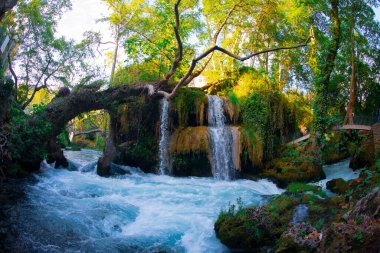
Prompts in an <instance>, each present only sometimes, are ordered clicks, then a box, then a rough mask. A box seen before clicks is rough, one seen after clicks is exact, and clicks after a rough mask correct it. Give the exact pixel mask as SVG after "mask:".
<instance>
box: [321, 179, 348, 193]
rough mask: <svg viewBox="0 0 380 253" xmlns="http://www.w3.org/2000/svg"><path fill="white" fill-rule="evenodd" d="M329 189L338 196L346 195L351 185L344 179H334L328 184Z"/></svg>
mask: <svg viewBox="0 0 380 253" xmlns="http://www.w3.org/2000/svg"><path fill="white" fill-rule="evenodd" d="M326 187H327V189H329V190H330V191H331V192H333V193H336V194H345V193H346V192H347V191H348V190H349V189H350V186H349V184H348V183H347V182H346V181H345V180H343V179H342V178H337V179H333V180H330V181H328V182H327V184H326Z"/></svg>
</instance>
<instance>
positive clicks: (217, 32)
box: [183, 4, 237, 85]
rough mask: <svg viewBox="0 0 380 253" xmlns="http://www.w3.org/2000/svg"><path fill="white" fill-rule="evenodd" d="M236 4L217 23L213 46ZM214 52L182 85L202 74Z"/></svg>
mask: <svg viewBox="0 0 380 253" xmlns="http://www.w3.org/2000/svg"><path fill="white" fill-rule="evenodd" d="M236 7H237V5H236V4H235V5H234V6H233V7H232V8H231V9H230V11H229V12H228V13H227V16H226V18H225V19H224V20H223V22H222V23H221V24H220V25H219V27H218V29H217V30H216V32H215V34H214V36H213V40H212V42H213V46H215V45H216V43H217V41H218V37H219V35H220V33H221V32H222V30H223V28H224V26H225V25H226V24H227V21H228V19H229V18H230V17H231V15H232V12H234V11H235V9H236ZM213 55H214V53H212V54H211V55H210V56H209V58H208V59H207V61H206V62H205V63H204V64H203V65H202V66H201V68H200V69H198V70H197V71H195V72H193V73H192V74H191V75H190V77H189V78H188V79H187V80H186V81H185V82H184V83H183V85H188V84H189V83H191V81H193V80H194V78H196V77H198V76H199V75H200V74H202V72H203V71H204V70H205V69H206V67H207V66H208V64H209V63H210V61H211V59H212V57H213Z"/></svg>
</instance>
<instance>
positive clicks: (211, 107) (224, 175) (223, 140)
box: [208, 95, 236, 180]
mask: <svg viewBox="0 0 380 253" xmlns="http://www.w3.org/2000/svg"><path fill="white" fill-rule="evenodd" d="M223 105H224V102H223V100H222V99H221V98H220V97H218V96H211V95H210V96H208V123H209V133H210V148H211V156H212V158H211V167H212V173H213V175H214V178H217V179H222V180H231V179H234V178H235V171H236V168H235V166H234V160H233V155H232V146H233V138H232V133H231V130H230V128H229V127H228V126H226V124H225V121H226V119H225V117H224V110H223Z"/></svg>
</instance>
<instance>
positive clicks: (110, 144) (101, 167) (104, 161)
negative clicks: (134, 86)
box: [97, 112, 117, 176]
mask: <svg viewBox="0 0 380 253" xmlns="http://www.w3.org/2000/svg"><path fill="white" fill-rule="evenodd" d="M115 115H116V114H115V113H113V112H110V126H109V127H110V129H109V133H108V136H107V142H106V146H105V148H104V153H103V156H102V157H101V158H99V161H98V168H97V173H98V175H99V176H108V175H110V174H111V164H112V161H113V160H114V158H115V156H116V152H117V151H116V146H115V142H116V140H115V139H116V136H115V134H116V124H117V119H116V116H115Z"/></svg>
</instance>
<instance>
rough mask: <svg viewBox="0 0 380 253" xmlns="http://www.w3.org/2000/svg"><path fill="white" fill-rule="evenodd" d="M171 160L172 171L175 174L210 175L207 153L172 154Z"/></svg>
mask: <svg viewBox="0 0 380 253" xmlns="http://www.w3.org/2000/svg"><path fill="white" fill-rule="evenodd" d="M172 162H173V164H172V173H173V175H175V176H196V177H211V176H212V172H211V164H210V162H209V159H208V154H207V153H193V152H190V153H187V154H174V155H173V156H172Z"/></svg>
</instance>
